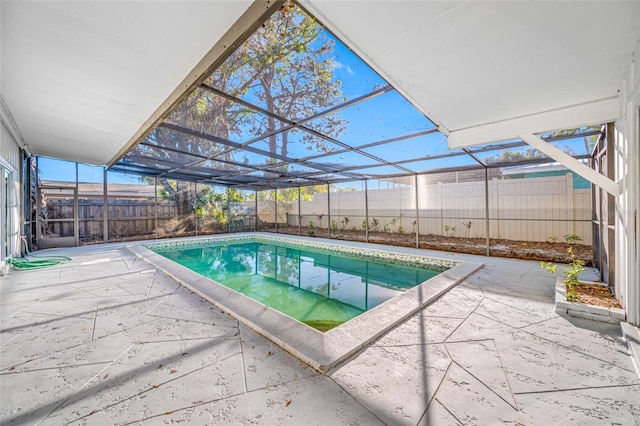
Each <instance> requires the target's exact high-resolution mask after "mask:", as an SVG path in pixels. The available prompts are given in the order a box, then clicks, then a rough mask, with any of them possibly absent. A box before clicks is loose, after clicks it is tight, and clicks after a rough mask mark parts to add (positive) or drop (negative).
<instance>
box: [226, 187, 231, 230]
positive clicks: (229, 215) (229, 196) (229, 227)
mask: <svg viewBox="0 0 640 426" xmlns="http://www.w3.org/2000/svg"><path fill="white" fill-rule="evenodd" d="M230 233H231V191H229V187H228V186H227V234H230Z"/></svg>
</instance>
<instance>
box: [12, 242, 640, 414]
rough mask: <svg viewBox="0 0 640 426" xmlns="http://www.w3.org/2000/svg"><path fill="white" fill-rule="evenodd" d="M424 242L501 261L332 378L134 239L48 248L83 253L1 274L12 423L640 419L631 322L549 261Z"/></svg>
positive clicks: (440, 255) (60, 252)
mask: <svg viewBox="0 0 640 426" xmlns="http://www.w3.org/2000/svg"><path fill="white" fill-rule="evenodd" d="M406 250H407V251H408V252H412V253H415V252H417V251H416V250H415V249H406ZM419 253H421V254H424V255H427V256H433V257H438V258H448V259H453V260H469V261H472V262H481V263H484V264H485V267H484V268H483V269H481V270H479V271H478V272H476V273H475V274H473V275H471V276H470V277H468V278H467V279H465V280H464V281H463V282H462V283H461V284H459V285H458V286H457V287H455V288H453V289H451V290H449V291H448V292H447V293H446V294H444V295H443V296H442V297H440V298H439V299H438V300H436V301H435V302H434V303H432V304H431V305H429V306H427V307H426V308H424V309H422V310H421V311H420V312H418V313H417V314H415V315H414V316H413V317H411V318H410V319H409V320H407V321H406V322H404V323H403V324H401V325H399V326H398V327H396V328H394V329H392V330H391V331H389V332H388V333H387V334H385V335H384V336H382V337H381V338H380V339H379V340H378V341H377V342H375V343H373V344H372V345H371V346H369V347H367V348H365V349H364V350H363V351H361V352H360V353H358V354H356V355H355V356H353V357H352V358H350V359H349V360H347V361H346V362H345V363H343V364H341V365H340V366H338V367H337V368H335V369H333V370H331V371H329V372H328V373H326V374H321V373H319V372H318V371H316V370H314V369H312V368H310V367H309V366H308V365H306V364H304V363H302V362H301V361H299V360H298V359H296V358H295V357H293V356H291V355H290V354H289V353H287V352H285V351H284V350H282V349H280V348H279V347H278V346H276V345H274V344H273V343H271V342H270V341H268V340H267V339H265V338H264V337H262V336H260V335H258V334H257V333H255V332H254V331H252V330H251V329H250V328H248V327H246V326H244V325H243V324H241V323H239V322H238V321H236V320H235V319H233V318H232V317H230V316H229V315H227V314H226V313H224V312H221V311H220V310H219V309H218V308H216V307H214V306H212V305H211V304H210V303H208V302H207V301H205V300H203V299H202V298H201V297H200V296H198V295H196V294H194V293H191V292H190V291H189V290H188V289H187V288H185V287H182V286H180V285H179V284H177V283H176V282H175V281H174V280H172V279H171V278H169V277H168V276H167V275H165V274H164V273H163V272H160V271H159V270H157V269H155V268H154V267H152V266H151V265H150V264H148V263H146V262H144V261H142V260H140V259H138V258H136V256H135V255H134V254H132V253H131V252H130V251H128V250H127V249H126V248H125V244H106V245H97V246H85V247H79V248H72V249H56V250H47V251H43V252H40V253H38V254H42V255H44V254H51V255H68V256H70V257H72V259H73V260H72V261H71V262H69V263H66V264H63V265H59V266H55V267H51V268H46V269H41V270H35V271H29V272H18V271H12V272H11V273H9V274H8V275H7V276H4V277H1V278H0V296H1V299H0V319H1V322H0V324H1V327H0V328H1V333H0V347H1V348H0V357H1V358H0V423H2V424H43V425H60V424H72V425H84V424H87V425H94V424H95V425H107V424H165V423H172V422H183V423H184V424H189V425H213V424H233V425H235V424H238V425H243V424H266V425H274V424H290V425H313V424H318V425H324V424H331V425H342V424H352V425H355V424H361V425H375V424H388V425H405V424H406V425H427V424H428V425H459V424H465V425H466V424H479V425H487V424H503V423H509V424H523V425H548V424H576V425H587V424H594V425H595V424H598V425H600V424H621V425H634V424H636V425H637V424H640V377H639V376H638V373H637V372H636V371H635V369H634V366H633V363H632V360H631V358H630V356H629V354H628V351H627V348H626V346H625V345H624V344H623V342H622V337H621V336H622V333H621V329H620V325H618V324H609V323H602V322H596V321H591V320H586V319H577V318H571V317H563V316H560V315H558V314H556V313H555V312H554V291H555V281H556V280H555V277H554V276H552V275H550V274H549V273H547V272H546V271H544V270H542V269H541V268H540V267H539V266H538V263H537V262H529V261H521V260H512V259H499V258H486V257H481V256H472V255H461V254H452V253H445V252H437V251H427V250H420V251H419Z"/></svg>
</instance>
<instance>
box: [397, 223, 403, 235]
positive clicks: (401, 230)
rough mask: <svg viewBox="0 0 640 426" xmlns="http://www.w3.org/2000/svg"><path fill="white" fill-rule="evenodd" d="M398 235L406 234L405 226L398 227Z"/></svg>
mask: <svg viewBox="0 0 640 426" xmlns="http://www.w3.org/2000/svg"><path fill="white" fill-rule="evenodd" d="M398 234H404V226H402V225H400V226H398Z"/></svg>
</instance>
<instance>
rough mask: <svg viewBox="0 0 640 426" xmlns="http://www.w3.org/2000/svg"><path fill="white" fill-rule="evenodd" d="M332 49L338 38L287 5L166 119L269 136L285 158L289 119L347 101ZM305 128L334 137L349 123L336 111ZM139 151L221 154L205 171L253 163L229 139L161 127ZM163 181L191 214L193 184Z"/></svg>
mask: <svg viewBox="0 0 640 426" xmlns="http://www.w3.org/2000/svg"><path fill="white" fill-rule="evenodd" d="M333 49H334V40H333V39H331V38H330V37H329V36H328V35H327V33H326V32H325V31H324V30H323V28H322V27H321V26H320V25H319V24H318V23H317V22H316V21H315V20H314V19H313V18H312V17H310V16H309V15H307V14H306V13H305V12H304V11H302V10H301V9H300V8H298V7H297V6H295V5H294V4H292V3H291V4H289V3H287V4H285V5H284V6H283V7H282V8H281V9H280V10H279V11H278V12H276V13H274V15H273V16H272V17H271V18H269V19H268V20H267V22H265V23H264V25H262V27H260V28H259V29H258V30H257V31H256V32H255V33H254V34H253V35H252V36H250V37H249V38H248V39H247V40H246V41H245V42H244V43H243V44H242V45H241V46H240V48H239V49H238V50H236V51H235V52H232V53H231V54H230V55H229V56H228V58H227V59H226V60H225V61H224V62H223V63H222V64H221V65H220V66H219V67H218V69H216V70H215V71H214V72H213V73H212V75H211V76H210V77H209V78H208V79H207V80H206V81H205V85H206V86H208V87H210V88H212V89H213V90H208V89H207V88H206V87H205V88H197V89H196V90H194V91H193V92H192V93H191V94H189V95H188V96H187V97H186V98H185V99H184V100H183V102H181V103H180V105H178V107H177V108H176V109H175V110H174V111H172V113H171V114H170V115H169V116H168V117H167V119H166V122H167V123H169V124H173V125H177V126H179V127H182V128H185V129H190V130H192V131H195V132H198V133H203V134H207V135H210V136H215V137H219V138H222V139H225V140H240V141H247V140H250V139H252V138H257V137H260V136H265V140H266V142H267V145H268V150H269V152H270V153H273V154H278V155H282V156H285V157H286V156H288V155H289V144H290V142H291V136H292V135H294V133H295V132H298V130H297V129H295V128H293V127H291V124H290V122H299V121H300V120H303V119H305V118H308V117H310V116H313V115H315V114H316V113H318V112H320V111H324V110H326V109H328V108H331V107H332V106H335V105H337V104H339V103H342V102H344V100H345V99H344V98H343V97H342V93H341V90H340V86H341V83H340V82H339V81H335V80H334V79H333V70H334V69H335V68H336V63H335V61H334V59H333V57H332V53H333ZM216 90H219V91H221V92H224V93H225V94H227V95H229V97H235V98H241V99H243V100H244V101H246V102H249V103H252V104H255V105H258V106H260V107H261V108H263V109H266V110H268V111H269V112H271V113H272V114H273V115H277V116H279V117H284V118H285V120H279V119H277V118H276V117H274V116H273V115H268V114H262V113H256V111H255V110H253V109H251V108H250V107H248V106H246V105H244V104H243V103H240V102H235V101H233V100H231V99H229V97H226V96H220V95H219V94H217V93H216ZM287 120H288V121H290V122H288V121H287ZM304 125H305V126H306V127H308V128H310V129H312V130H315V129H318V128H322V133H324V134H325V135H327V136H329V137H333V138H335V137H337V136H338V135H339V134H340V133H341V132H342V131H343V130H344V128H345V122H344V120H342V119H340V118H339V116H338V115H337V114H335V113H332V114H326V115H322V116H321V117H318V118H317V120H313V121H310V122H305V123H304ZM298 135H299V137H300V138H301V141H302V142H303V143H305V144H307V145H308V147H309V148H308V149H311V150H314V149H315V150H320V151H322V152H326V151H327V150H328V143H327V141H326V140H325V139H323V138H321V137H319V136H317V135H315V134H313V133H308V132H301V133H299V134H298ZM148 145H151V146H152V145H159V146H161V147H164V148H166V149H154V148H153V147H150V146H148ZM177 151H180V152H185V153H187V154H181V153H179V152H177ZM138 152H139V153H140V154H141V155H142V156H145V157H152V158H153V160H154V161H156V162H157V163H158V164H159V165H161V164H162V165H166V167H169V168H175V167H176V166H182V165H185V164H192V163H194V162H196V161H202V157H208V158H210V157H212V156H216V155H219V157H217V158H216V159H218V160H222V162H216V163H210V164H207V162H206V161H203V162H202V165H203V166H206V167H204V169H205V170H206V168H207V167H208V168H215V169H216V172H220V171H228V172H229V173H237V172H239V171H243V170H245V169H244V168H243V166H244V165H246V164H247V163H248V159H246V158H237V157H238V156H237V155H235V154H234V153H233V151H232V150H231V149H230V148H229V146H228V145H225V144H224V143H216V142H211V141H208V140H204V139H201V138H198V137H196V136H193V135H190V134H186V133H182V132H175V131H172V130H170V129H167V128H164V127H158V128H156V129H154V130H153V131H152V133H151V134H150V136H149V137H148V139H147V145H140V146H139V147H138ZM189 154H193V156H191V155H189ZM234 155H235V158H234ZM196 167H197V165H196ZM286 170H287V166H286V165H283V167H282V169H281V171H286ZM158 182H159V184H160V185H162V187H163V189H164V191H165V193H166V194H167V196H168V197H170V198H171V199H172V200H174V201H175V203H176V206H177V207H178V214H180V215H184V214H187V213H188V212H189V210H190V206H191V205H192V204H193V201H194V197H195V193H194V191H192V190H190V187H189V184H187V183H186V182H182V181H173V182H172V181H171V180H168V179H159V181H158Z"/></svg>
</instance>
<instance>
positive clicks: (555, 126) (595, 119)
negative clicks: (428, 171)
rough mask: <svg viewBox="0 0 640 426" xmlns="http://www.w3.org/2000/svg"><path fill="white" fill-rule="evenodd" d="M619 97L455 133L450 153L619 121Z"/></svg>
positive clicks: (451, 134)
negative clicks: (533, 134)
mask: <svg viewBox="0 0 640 426" xmlns="http://www.w3.org/2000/svg"><path fill="white" fill-rule="evenodd" d="M619 108H620V103H619V100H618V97H617V96H615V97H611V98H607V99H602V100H599V101H594V102H589V103H586V104H580V105H574V106H571V107H566V108H562V109H555V110H551V111H546V112H542V113H538V114H533V115H527V116H524V117H516V118H511V119H508V120H504V121H496V122H494V123H489V124H483V125H479V126H474V127H468V128H465V129H460V130H454V131H452V132H451V133H450V134H449V149H459V148H468V147H471V146H476V145H484V144H487V143H491V142H498V141H504V140H509V139H514V138H517V137H518V135H520V134H528V133H541V132H549V131H554V130H564V129H571V128H575V127H582V126H589V125H596V124H603V123H607V122H611V121H616V120H617V118H618V114H619V111H620V109H619Z"/></svg>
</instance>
